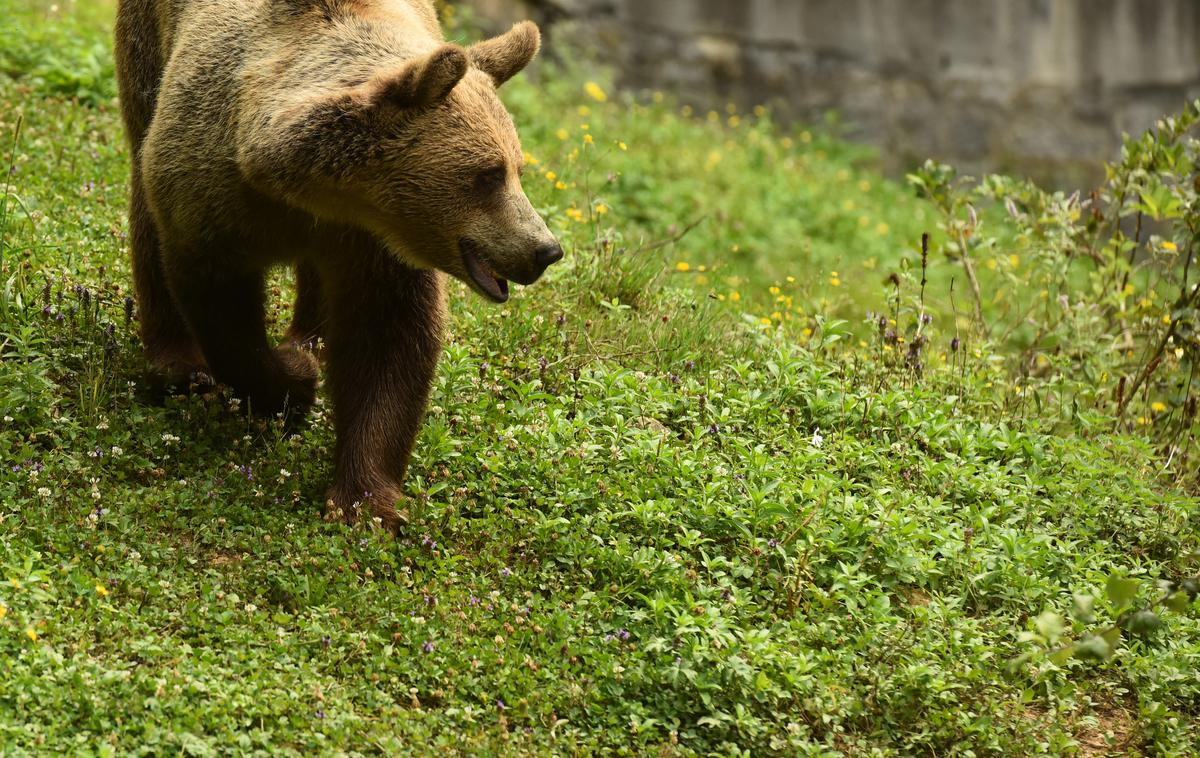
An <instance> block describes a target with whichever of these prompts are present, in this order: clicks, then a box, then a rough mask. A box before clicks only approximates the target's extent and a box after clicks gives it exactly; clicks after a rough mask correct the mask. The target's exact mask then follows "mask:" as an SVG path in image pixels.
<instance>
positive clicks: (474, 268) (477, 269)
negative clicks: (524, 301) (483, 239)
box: [462, 250, 508, 303]
mask: <svg viewBox="0 0 1200 758" xmlns="http://www.w3.org/2000/svg"><path fill="white" fill-rule="evenodd" d="M462 256H463V263H465V264H466V266H467V274H468V275H469V276H470V277H471V281H473V282H475V284H477V285H479V289H481V290H483V292H484V294H486V295H487V296H488V297H490V298H491V299H492V300H495V301H496V302H497V303H503V302H505V301H506V300H508V282H507V281H506V280H504V279H501V278H500V277H498V276H496V272H495V271H493V270H492V267H491V266H489V265H488V264H487V263H485V262H484V261H483V259H482V258H480V257H479V256H478V255H476V254H475V253H474V252H472V251H470V250H464V251H463V254H462Z"/></svg>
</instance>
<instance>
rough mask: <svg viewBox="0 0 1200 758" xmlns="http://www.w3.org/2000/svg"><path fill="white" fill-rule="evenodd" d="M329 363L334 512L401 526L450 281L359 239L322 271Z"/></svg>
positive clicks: (390, 526) (336, 515)
mask: <svg viewBox="0 0 1200 758" xmlns="http://www.w3.org/2000/svg"><path fill="white" fill-rule="evenodd" d="M321 276H322V279H321V281H322V285H323V286H324V291H325V296H326V304H327V307H328V310H327V315H328V320H327V334H326V340H327V347H326V364H327V366H328V377H329V378H328V383H329V389H330V394H331V395H332V399H333V413H334V422H335V427H336V430H337V451H336V454H335V473H334V485H333V487H332V488H331V490H330V492H329V500H330V503H331V508H330V512H329V513H327V514H326V515H327V517H328V518H340V519H342V520H345V521H347V522H350V523H353V522H354V521H356V520H357V519H358V517H359V516H360V511H363V510H366V511H369V512H366V513H362V514H361V515H364V516H367V517H370V518H377V519H379V520H380V521H381V522H382V524H383V526H384V527H385V528H387V529H388V530H390V531H393V532H395V531H396V530H397V529H399V528H400V527H401V526H402V525H403V523H404V521H405V517H404V514H403V512H398V511H397V510H396V503H397V501H398V500H399V499H400V497H401V494H402V486H403V482H404V474H405V469H406V468H407V467H408V460H409V456H410V454H411V453H412V448H413V442H414V441H415V440H416V437H417V432H418V430H419V427H420V423H421V418H422V416H423V415H424V413H425V406H426V403H427V402H428V399H429V390H430V386H431V385H432V383H433V376H434V369H435V367H436V365H437V360H438V355H439V354H440V352H441V334H442V328H443V324H444V322H445V285H444V283H443V280H442V275H441V274H440V273H438V272H436V271H419V270H416V269H412V268H409V267H408V266H405V265H404V264H402V263H400V262H399V261H397V260H396V259H395V258H393V257H392V256H391V255H390V254H389V253H388V252H387V251H386V250H384V249H383V248H382V247H381V246H380V245H379V244H378V243H376V242H374V241H372V240H361V242H360V245H359V246H356V247H355V249H353V250H352V251H346V254H344V255H342V256H340V258H339V260H337V261H331V262H330V265H327V266H324V267H323V268H322V271H321Z"/></svg>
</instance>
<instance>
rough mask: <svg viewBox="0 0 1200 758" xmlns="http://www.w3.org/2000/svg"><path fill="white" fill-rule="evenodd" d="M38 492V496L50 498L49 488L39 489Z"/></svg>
mask: <svg viewBox="0 0 1200 758" xmlns="http://www.w3.org/2000/svg"><path fill="white" fill-rule="evenodd" d="M37 492H38V495H39V496H41V497H50V488H49V487H38V491H37Z"/></svg>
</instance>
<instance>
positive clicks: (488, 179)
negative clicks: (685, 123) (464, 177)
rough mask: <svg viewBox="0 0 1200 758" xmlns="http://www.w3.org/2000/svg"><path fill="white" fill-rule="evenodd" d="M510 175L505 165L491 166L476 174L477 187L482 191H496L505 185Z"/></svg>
mask: <svg viewBox="0 0 1200 758" xmlns="http://www.w3.org/2000/svg"><path fill="white" fill-rule="evenodd" d="M507 176H508V172H507V171H506V170H505V168H504V166H497V167H495V168H489V169H488V170H486V171H481V172H479V173H478V174H476V176H475V188H476V189H478V190H479V191H480V192H485V193H486V192H495V191H496V190H498V189H500V188H501V187H503V186H504V180H505V178H506V177H507Z"/></svg>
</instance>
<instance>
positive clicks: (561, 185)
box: [554, 180, 567, 190]
mask: <svg viewBox="0 0 1200 758" xmlns="http://www.w3.org/2000/svg"><path fill="white" fill-rule="evenodd" d="M566 188H567V183H566V182H564V181H562V180H559V181H557V182H555V183H554V189H556V190H565V189H566Z"/></svg>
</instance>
